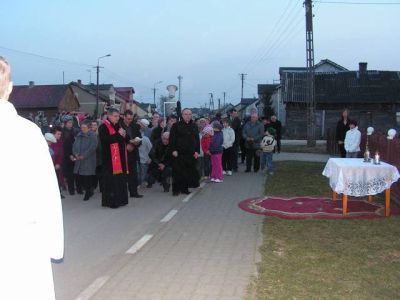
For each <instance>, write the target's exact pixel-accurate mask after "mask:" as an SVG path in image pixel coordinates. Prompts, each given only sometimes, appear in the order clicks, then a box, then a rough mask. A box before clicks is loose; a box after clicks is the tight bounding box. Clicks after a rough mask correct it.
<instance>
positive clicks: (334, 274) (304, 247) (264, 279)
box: [248, 162, 400, 299]
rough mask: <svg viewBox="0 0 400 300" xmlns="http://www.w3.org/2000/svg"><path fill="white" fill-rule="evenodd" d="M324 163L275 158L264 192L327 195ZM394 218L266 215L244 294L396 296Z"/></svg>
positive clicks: (398, 225) (397, 231) (398, 250)
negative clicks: (255, 265) (258, 258)
mask: <svg viewBox="0 0 400 300" xmlns="http://www.w3.org/2000/svg"><path fill="white" fill-rule="evenodd" d="M323 167H324V164H320V163H307V162H279V163H276V170H277V171H276V172H275V175H274V176H270V177H269V178H268V179H267V181H266V194H268V195H281V196H304V195H314V196H315V195H320V196H328V195H330V189H329V186H328V183H327V180H326V178H324V177H323V176H322V175H321V172H322V169H323ZM392 205H393V204H392ZM399 235H400V218H398V217H391V218H384V219H375V220H282V219H278V218H273V217H267V218H266V219H265V221H264V227H263V236H264V237H263V238H264V240H263V245H262V246H261V248H260V252H261V255H262V262H261V263H259V265H258V278H257V279H255V281H254V282H253V283H252V285H251V286H250V288H249V293H248V298H249V299H399V295H400V284H399V279H400V239H399V238H398V237H399Z"/></svg>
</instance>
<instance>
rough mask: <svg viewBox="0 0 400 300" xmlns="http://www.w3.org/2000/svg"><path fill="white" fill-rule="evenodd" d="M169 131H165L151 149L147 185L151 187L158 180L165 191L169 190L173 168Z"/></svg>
mask: <svg viewBox="0 0 400 300" xmlns="http://www.w3.org/2000/svg"><path fill="white" fill-rule="evenodd" d="M168 147H169V132H164V133H163V134H162V136H161V139H160V140H158V141H157V143H156V144H155V146H154V147H153V148H152V149H151V151H150V153H149V156H150V158H151V164H150V166H149V171H148V173H149V178H148V185H147V187H151V186H152V185H153V184H154V183H155V182H156V181H160V182H161V184H162V186H163V188H164V192H167V193H168V192H169V188H170V185H171V184H170V177H171V174H172V169H171V153H170V152H169V149H168Z"/></svg>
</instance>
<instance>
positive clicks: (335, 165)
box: [322, 158, 400, 197]
mask: <svg viewBox="0 0 400 300" xmlns="http://www.w3.org/2000/svg"><path fill="white" fill-rule="evenodd" d="M322 175H324V176H326V177H328V178H329V185H330V186H331V188H332V190H333V191H335V192H336V193H338V194H346V195H348V196H356V197H360V196H367V195H376V194H379V193H382V192H383V191H384V190H386V189H388V188H390V186H391V185H392V184H393V183H394V182H396V181H397V180H398V179H399V178H400V174H399V171H398V170H397V168H396V167H395V166H392V165H390V164H387V163H384V162H381V164H380V165H375V164H373V163H372V162H371V163H365V162H364V161H363V159H362V158H330V159H329V160H328V162H327V163H326V166H325V169H324V171H323V172H322Z"/></svg>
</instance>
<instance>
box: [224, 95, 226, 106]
mask: <svg viewBox="0 0 400 300" xmlns="http://www.w3.org/2000/svg"><path fill="white" fill-rule="evenodd" d="M225 97H226V92H224V107H225Z"/></svg>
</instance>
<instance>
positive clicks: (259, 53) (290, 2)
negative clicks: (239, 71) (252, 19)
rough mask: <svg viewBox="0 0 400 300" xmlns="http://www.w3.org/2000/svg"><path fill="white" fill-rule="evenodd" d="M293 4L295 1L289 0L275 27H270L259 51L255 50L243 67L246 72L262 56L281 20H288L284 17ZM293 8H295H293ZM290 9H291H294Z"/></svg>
mask: <svg viewBox="0 0 400 300" xmlns="http://www.w3.org/2000/svg"><path fill="white" fill-rule="evenodd" d="M293 3H295V1H291V0H289V1H288V3H287V6H286V7H285V9H284V11H283V13H282V14H281V16H280V17H279V18H278V20H277V22H276V23H275V25H274V26H273V27H272V29H271V31H270V32H269V34H268V35H267V38H266V39H265V40H264V42H263V43H262V44H261V46H260V47H259V49H258V50H257V53H256V54H255V55H254V56H253V58H251V59H250V61H249V62H248V63H247V64H246V65H245V67H244V70H247V68H248V67H249V66H250V65H251V64H252V63H253V62H254V60H256V59H257V58H258V56H260V55H262V53H263V51H264V46H265V45H267V44H268V42H269V41H270V40H271V37H273V34H274V32H275V31H276V29H277V28H281V27H279V25H280V23H281V21H282V20H286V19H287V18H288V16H289V15H290V13H289V15H288V16H286V19H285V14H286V12H288V11H289V7H290V5H291V4H293ZM294 7H295V6H294ZM294 7H292V9H293V8H294Z"/></svg>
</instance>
